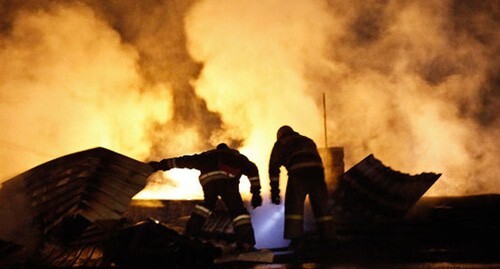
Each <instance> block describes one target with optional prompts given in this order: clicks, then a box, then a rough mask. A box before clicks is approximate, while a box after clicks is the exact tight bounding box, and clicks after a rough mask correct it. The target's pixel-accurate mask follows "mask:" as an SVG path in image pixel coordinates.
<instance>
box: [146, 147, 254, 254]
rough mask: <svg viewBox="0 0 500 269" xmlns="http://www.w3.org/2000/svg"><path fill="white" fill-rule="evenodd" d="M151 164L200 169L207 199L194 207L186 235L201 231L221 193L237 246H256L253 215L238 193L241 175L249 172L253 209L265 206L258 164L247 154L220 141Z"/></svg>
mask: <svg viewBox="0 0 500 269" xmlns="http://www.w3.org/2000/svg"><path fill="white" fill-rule="evenodd" d="M150 165H151V166H152V167H153V168H154V169H156V170H164V171H166V170H169V169H171V168H192V169H197V170H199V171H200V172H201V174H200V176H199V181H200V184H201V186H202V189H203V194H204V198H205V199H204V201H203V203H200V204H197V205H196V206H195V209H194V211H193V213H192V214H191V218H190V219H189V221H188V223H187V224H186V229H185V234H186V235H189V236H193V237H196V236H199V235H200V234H201V231H202V228H203V225H204V224H205V222H206V220H207V219H208V217H209V216H210V214H211V213H212V211H213V210H214V208H215V206H216V203H217V200H218V196H220V197H221V198H222V201H223V202H224V204H225V205H226V207H227V209H228V211H229V213H230V215H231V218H232V224H233V227H234V230H235V234H236V243H237V247H238V249H239V250H241V251H249V250H252V249H254V248H253V247H254V245H255V237H254V231H253V228H252V223H251V221H250V215H249V214H248V211H247V210H246V209H245V207H244V206H243V200H242V198H241V195H240V192H239V183H240V177H241V175H246V176H247V177H248V179H249V180H250V192H251V193H252V200H251V203H252V207H253V208H257V207H259V206H261V205H262V198H261V196H260V188H261V187H260V180H259V171H258V169H257V166H256V165H255V164H254V163H253V162H251V161H250V160H249V159H248V158H247V157H246V156H245V155H243V154H240V153H239V152H238V151H237V150H235V149H232V148H229V147H228V146H227V145H226V144H224V143H221V144H219V145H218V146H217V147H216V148H215V149H213V150H209V151H205V152H202V153H200V154H195V155H185V156H181V157H177V158H170V159H163V160H161V161H160V162H150Z"/></svg>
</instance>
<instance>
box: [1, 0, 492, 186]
mask: <svg viewBox="0 0 500 269" xmlns="http://www.w3.org/2000/svg"><path fill="white" fill-rule="evenodd" d="M498 17H499V4H498V3H497V1H479V0H478V1H435V2H429V1H425V2H420V1H419V2H414V1H404V0H399V1H349V2H347V1H333V0H332V1H326V0H325V1H320V0H317V1H307V2H306V1H299V0H292V1H286V3H285V2H283V1H242V0H222V1H209V0H200V1H184V0H176V1H157V0H148V1H117V0H112V1H91V0H86V1H84V0H82V1H76V0H75V1H16V0H7V1H2V4H1V5H0V62H1V63H2V64H1V65H0V103H1V106H0V122H1V124H2V126H3V132H2V133H1V134H0V156H1V157H0V158H1V161H0V171H1V172H0V181H4V180H6V179H9V178H11V177H12V176H15V175H16V174H18V173H21V172H23V171H25V170H27V169H30V168H32V167H33V166H35V165H38V164H41V163H43V162H46V161H49V160H51V159H53V158H56V157H59V156H62V155H65V154H69V153H72V152H75V151H79V150H84V149H88V148H92V147H97V146H102V147H106V148H109V149H111V150H115V151H117V152H120V153H122V154H125V155H128V156H130V157H133V158H137V159H139V160H143V161H148V160H153V159H155V160H156V159H161V158H164V157H173V156H177V155H181V154H189V153H195V152H198V151H201V150H206V149H209V148H211V147H213V146H215V145H216V144H217V143H218V142H220V141H225V142H227V143H229V144H231V145H233V146H236V147H238V148H240V150H241V151H242V152H243V153H245V154H246V155H247V156H248V157H249V158H250V159H252V160H254V161H255V162H256V163H257V164H258V166H259V168H260V174H261V177H262V185H263V186H264V187H265V188H267V185H268V184H267V161H268V158H269V153H270V150H271V148H272V144H273V142H274V139H275V132H276V130H277V129H278V127H279V126H281V125H282V124H289V125H291V126H292V127H294V128H295V129H296V130H297V131H299V132H301V133H303V134H306V135H309V136H311V137H312V138H313V139H314V140H315V141H316V142H317V143H318V146H320V147H323V146H324V144H323V141H324V137H323V118H322V109H323V108H322V99H321V98H322V94H323V93H325V96H326V112H327V121H328V124H327V126H328V141H329V145H328V146H342V147H344V150H345V154H346V156H345V164H346V168H349V167H350V166H352V165H354V164H355V163H357V162H358V161H360V160H361V159H362V158H364V157H365V156H366V155H368V154H370V153H373V154H375V156H377V158H378V159H380V160H382V161H383V162H384V164H386V165H388V166H391V167H393V168H394V169H396V170H400V171H403V172H406V173H412V174H414V173H420V172H424V171H426V172H437V173H443V176H442V177H441V178H440V179H439V180H438V182H437V183H436V184H435V186H433V187H432V188H431V190H430V191H429V192H428V195H461V194H476V193H485V192H497V193H498V192H500V185H499V184H498V183H497V178H498V175H499V174H500V163H499V161H498V156H499V153H500V147H499V146H500V142H499V141H498V139H497V138H498V137H499V135H500V124H499V119H498V116H497V115H498V107H499V103H500V102H499V100H500V94H499V91H498V88H499V77H498V74H499V72H498V71H499V70H498V66H499V65H498V63H499V59H498V56H497V55H499V53H498V52H499V44H500V41H499V37H498V34H497V33H496V32H497V31H496V29H498ZM156 181H158V182H159V183H160V184H163V183H167V182H165V180H164V179H158V180H155V182H156ZM192 182H193V183H194V184H197V182H196V179H194V180H193V181H192ZM172 184H173V185H172ZM175 184H176V183H168V184H167V186H170V187H173V186H174V185H175ZM179 184H180V183H179ZM196 188H198V189H195V191H198V192H199V187H196ZM245 190H246V189H245Z"/></svg>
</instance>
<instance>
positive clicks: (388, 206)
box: [332, 154, 441, 219]
mask: <svg viewBox="0 0 500 269" xmlns="http://www.w3.org/2000/svg"><path fill="white" fill-rule="evenodd" d="M440 176H441V174H435V173H421V174H418V175H409V174H405V173H401V172H399V171H394V170H392V169H391V168H390V167H387V166H385V165H384V164H382V162H381V161H379V160H377V159H376V158H375V157H374V156H373V154H370V155H369V156H367V157H366V158H365V159H363V160H362V161H361V162H359V163H358V164H356V165H355V166H353V167H352V168H351V169H349V170H348V171H347V172H345V173H344V174H343V175H342V176H341V177H340V179H339V182H338V185H337V188H336V189H335V191H334V192H333V194H332V197H333V200H334V205H335V206H334V211H335V214H336V215H337V216H342V217H344V218H348V219H356V218H359V219H367V218H368V219H381V218H393V217H401V216H403V215H404V214H405V213H406V212H407V211H408V210H409V209H410V208H411V207H412V206H413V205H414V204H415V203H416V202H417V201H418V200H419V199H420V198H421V197H422V195H423V194H424V193H425V192H426V191H427V190H428V189H429V188H430V187H431V186H432V185H433V184H434V182H436V180H437V179H438V178H439V177H440Z"/></svg>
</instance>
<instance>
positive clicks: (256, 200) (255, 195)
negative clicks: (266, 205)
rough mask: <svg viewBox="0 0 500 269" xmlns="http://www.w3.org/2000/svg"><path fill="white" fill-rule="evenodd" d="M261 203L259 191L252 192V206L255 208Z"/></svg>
mask: <svg viewBox="0 0 500 269" xmlns="http://www.w3.org/2000/svg"><path fill="white" fill-rule="evenodd" d="M261 205H262V197H261V196H260V193H253V194H252V207H253V208H257V207H259V206H261Z"/></svg>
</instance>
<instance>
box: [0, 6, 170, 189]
mask: <svg viewBox="0 0 500 269" xmlns="http://www.w3.org/2000/svg"><path fill="white" fill-rule="evenodd" d="M138 57H139V55H138V53H137V51H136V50H135V49H134V48H133V47H132V46H130V45H127V44H123V43H122V41H121V38H120V35H119V34H118V33H117V32H116V31H114V30H113V29H111V28H110V27H109V25H107V24H106V23H105V22H103V21H101V20H100V19H99V18H98V17H96V16H95V14H94V12H93V11H92V10H91V9H90V8H88V7H86V6H84V5H79V4H75V5H68V6H66V5H63V6H54V7H52V8H51V9H49V10H37V11H26V12H23V11H20V12H19V13H18V14H17V15H16V17H15V20H14V21H13V23H12V29H11V31H10V32H9V33H7V34H6V35H4V36H2V38H1V39H0V62H2V65H0V96H1V101H0V102H1V106H0V122H2V126H3V127H4V128H3V129H4V130H3V132H2V133H1V134H0V145H1V151H0V152H1V157H0V158H1V162H0V171H2V172H1V177H2V180H5V179H8V178H9V177H11V176H14V175H15V174H17V173H20V172H22V171H23V170H27V169H29V168H31V167H33V166H35V165H38V164H40V163H43V162H45V161H48V160H50V159H52V158H56V157H59V156H61V155H65V154H69V153H73V152H75V151H79V150H84V149H88V148H92V147H97V146H103V147H107V148H109V149H112V150H116V151H118V152H121V153H123V154H127V155H130V156H133V157H135V158H145V157H147V156H148V154H149V149H150V145H151V142H150V141H148V140H147V136H146V134H147V132H146V129H147V127H148V124H149V123H148V122H150V121H151V120H153V119H156V120H163V121H165V120H166V119H168V117H169V115H171V114H172V111H171V107H172V106H171V105H169V102H170V103H171V98H170V96H169V90H168V87H167V86H166V84H157V85H154V86H152V88H151V89H149V90H148V89H144V87H145V84H144V81H143V80H142V78H141V76H140V73H139V70H138V66H137V60H138Z"/></svg>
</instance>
